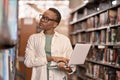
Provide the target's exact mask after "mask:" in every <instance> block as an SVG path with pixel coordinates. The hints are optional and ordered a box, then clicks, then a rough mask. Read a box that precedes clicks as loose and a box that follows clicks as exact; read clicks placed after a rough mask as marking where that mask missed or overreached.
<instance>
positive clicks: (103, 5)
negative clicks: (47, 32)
mask: <svg viewBox="0 0 120 80" xmlns="http://www.w3.org/2000/svg"><path fill="white" fill-rule="evenodd" d="M95 3H96V4H95ZM119 3H120V1H119V0H99V1H95V2H93V3H88V4H87V5H86V6H84V7H82V8H80V9H79V10H78V12H74V13H72V19H71V21H73V22H74V21H77V20H78V19H81V18H83V17H85V16H87V15H90V14H93V13H96V12H99V11H101V10H106V9H109V8H110V7H112V6H115V5H118V4H119Z"/></svg>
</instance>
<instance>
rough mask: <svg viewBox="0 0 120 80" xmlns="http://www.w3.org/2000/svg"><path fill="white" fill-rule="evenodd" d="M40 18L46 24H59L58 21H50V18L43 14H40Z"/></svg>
mask: <svg viewBox="0 0 120 80" xmlns="http://www.w3.org/2000/svg"><path fill="white" fill-rule="evenodd" d="M39 18H40V19H41V20H42V21H44V22H46V23H47V22H49V21H55V22H58V21H57V20H54V19H50V18H49V17H47V16H44V15H42V14H39Z"/></svg>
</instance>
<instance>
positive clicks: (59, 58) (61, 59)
mask: <svg viewBox="0 0 120 80" xmlns="http://www.w3.org/2000/svg"><path fill="white" fill-rule="evenodd" d="M52 58H53V61H54V62H57V63H59V62H64V63H66V64H67V63H68V61H69V59H68V58H64V57H56V56H52Z"/></svg>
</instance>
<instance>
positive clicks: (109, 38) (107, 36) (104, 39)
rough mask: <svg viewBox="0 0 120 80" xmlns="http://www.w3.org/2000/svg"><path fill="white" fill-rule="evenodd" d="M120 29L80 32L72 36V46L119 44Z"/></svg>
mask: <svg viewBox="0 0 120 80" xmlns="http://www.w3.org/2000/svg"><path fill="white" fill-rule="evenodd" d="M119 36H120V27H115V28H108V29H102V30H96V31H90V32H80V33H78V34H75V35H72V44H75V43H77V42H86V43H91V44H107V45H113V44H119V42H120V38H119Z"/></svg>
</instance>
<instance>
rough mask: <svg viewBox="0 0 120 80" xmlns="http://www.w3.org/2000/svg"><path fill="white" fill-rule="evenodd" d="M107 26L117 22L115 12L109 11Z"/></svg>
mask: <svg viewBox="0 0 120 80" xmlns="http://www.w3.org/2000/svg"><path fill="white" fill-rule="evenodd" d="M108 15H109V25H115V24H116V22H117V10H114V9H111V10H109V13H108Z"/></svg>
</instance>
